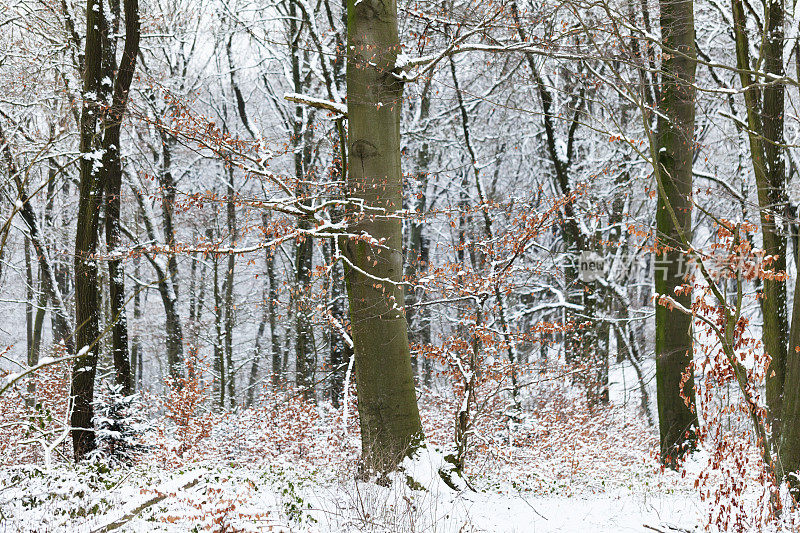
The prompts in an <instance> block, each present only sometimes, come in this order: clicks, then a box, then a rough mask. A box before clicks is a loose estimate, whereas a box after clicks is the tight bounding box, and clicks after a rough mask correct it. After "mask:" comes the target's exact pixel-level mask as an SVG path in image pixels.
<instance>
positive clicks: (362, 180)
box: [345, 0, 422, 470]
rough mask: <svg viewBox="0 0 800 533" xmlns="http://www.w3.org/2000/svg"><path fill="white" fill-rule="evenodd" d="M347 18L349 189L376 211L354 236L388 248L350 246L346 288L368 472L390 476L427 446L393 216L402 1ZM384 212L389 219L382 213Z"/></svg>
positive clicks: (351, 6) (360, 7)
mask: <svg viewBox="0 0 800 533" xmlns="http://www.w3.org/2000/svg"><path fill="white" fill-rule="evenodd" d="M347 11H348V25H347V44H348V46H347V51H348V62H347V105H348V119H349V128H348V148H349V164H348V167H347V170H348V179H347V185H348V191H349V196H350V197H352V198H354V199H355V200H358V201H362V202H363V204H364V206H366V207H369V208H370V209H371V211H370V213H369V214H368V215H365V216H363V218H361V219H359V220H358V221H356V222H354V223H353V227H351V228H350V231H351V233H355V234H361V233H362V232H364V233H365V234H367V235H370V236H371V237H372V238H373V239H377V240H379V241H381V243H382V244H381V245H379V246H376V245H374V244H371V243H370V242H369V241H367V240H363V239H361V240H354V239H351V240H349V241H347V243H346V246H345V253H346V256H347V258H348V260H349V261H350V263H351V264H352V266H350V267H348V269H347V273H346V277H347V280H346V283H347V290H348V296H349V301H350V318H351V327H352V333H353V342H354V344H355V366H356V385H357V387H358V412H359V418H360V422H361V442H362V450H363V451H362V453H363V460H364V465H365V467H366V468H367V469H376V470H387V469H393V468H395V467H396V465H397V463H398V462H399V461H400V460H401V459H402V457H403V456H404V455H406V454H407V453H409V452H410V451H411V448H413V447H414V446H415V444H416V443H417V442H418V441H419V440H420V439H422V424H421V421H420V416H419V410H418V408H417V398H416V392H415V390H414V376H413V372H412V369H411V356H410V352H409V345H408V331H407V324H406V319H405V316H404V314H403V302H404V295H403V287H402V285H400V282H401V280H402V277H403V264H402V263H403V254H402V246H403V239H402V226H401V223H400V220H399V219H398V218H394V217H391V216H390V215H392V214H393V213H394V212H396V211H398V210H399V209H401V208H402V205H403V190H402V188H403V181H402V180H403V175H402V173H401V169H400V110H401V106H402V104H403V100H402V95H403V84H402V82H401V81H399V80H398V79H396V78H395V77H394V76H393V74H392V71H393V69H394V64H395V58H396V57H397V54H398V53H399V51H400V43H399V40H398V33H397V31H398V30H397V5H396V2H395V1H394V0H349V1H348V4H347ZM375 209H380V210H384V214H381V215H376V214H374V213H375V212H374V211H373V210H375ZM352 215H353V216H357V214H356V213H352Z"/></svg>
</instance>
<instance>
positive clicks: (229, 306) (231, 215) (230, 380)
mask: <svg viewBox="0 0 800 533" xmlns="http://www.w3.org/2000/svg"><path fill="white" fill-rule="evenodd" d="M233 185H234V184H233V168H230V169H228V201H227V202H226V208H227V222H228V237H229V238H230V240H231V247H235V246H236V239H237V238H238V234H237V230H236V203H235V199H234V196H235V189H234V186H233ZM234 268H236V255H235V254H228V267H227V269H226V271H225V283H224V286H225V366H226V368H227V370H228V375H227V377H226V379H225V381H226V385H227V387H228V392H227V394H228V404H229V405H230V407H234V404H235V403H236V378H235V376H234V367H233V325H234V324H233V322H234V313H235V311H236V310H235V302H234V299H233V273H234Z"/></svg>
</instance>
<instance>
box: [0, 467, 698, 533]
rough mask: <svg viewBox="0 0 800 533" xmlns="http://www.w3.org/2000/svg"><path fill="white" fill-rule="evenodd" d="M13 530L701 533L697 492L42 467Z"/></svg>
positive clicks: (22, 491)
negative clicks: (462, 486)
mask: <svg viewBox="0 0 800 533" xmlns="http://www.w3.org/2000/svg"><path fill="white" fill-rule="evenodd" d="M2 485H3V488H2V489H0V498H2V500H0V512H2V516H3V518H2V522H1V523H2V530H3V531H41V532H48V531H52V532H57V531H75V532H83V531H86V532H90V531H110V530H112V529H117V530H118V531H171V532H172V531H312V532H313V531H320V532H322V531H324V532H328V531H330V532H336V531H342V532H345V531H347V532H349V531H353V532H355V531H385V532H406V531H408V532H413V531H437V532H462V531H502V532H531V533H537V532H541V533H544V532H583V531H587V532H588V531H596V532H609V533H612V532H613V533H616V532H624V531H648V530H649V531H654V530H655V531H682V530H688V531H693V530H694V528H695V527H696V526H697V525H698V524H699V522H700V515H701V514H702V506H700V505H699V504H698V502H697V500H696V498H695V497H694V495H693V494H692V493H691V492H687V491H685V490H670V489H667V488H666V487H665V486H662V487H660V488H658V489H657V490H652V491H651V490H643V489H642V487H635V488H633V489H620V488H618V489H614V490H611V491H608V492H603V493H598V494H584V495H571V496H561V495H558V494H554V495H552V496H542V495H534V494H529V493H526V492H521V491H516V490H513V489H510V490H499V491H498V490H495V491H485V492H484V491H470V490H466V491H452V490H449V489H447V490H441V489H434V490H425V491H420V490H416V491H414V490H411V489H409V488H408V487H407V486H406V485H405V484H404V483H402V482H397V483H394V484H393V485H392V486H391V487H388V488H387V487H383V486H379V485H377V484H375V483H368V482H360V481H355V480H354V479H352V478H351V479H346V478H343V479H341V480H338V481H327V482H324V481H317V480H316V479H315V476H314V475H308V473H306V472H297V471H294V470H291V469H287V468H283V467H278V466H265V467H260V468H255V469H248V468H241V467H226V466H222V465H218V466H210V465H204V466H200V465H197V466H193V467H189V468H182V469H178V470H175V471H168V472H160V471H158V469H157V468H156V465H150V466H148V467H143V466H141V465H140V466H137V467H135V468H130V469H126V468H123V469H115V470H111V471H104V469H102V468H101V467H99V466H98V465H94V466H89V465H83V466H81V467H78V468H75V467H71V466H66V465H62V466H60V467H58V468H56V469H55V470H53V471H50V472H44V471H42V470H38V469H34V468H31V467H26V468H16V469H6V470H5V471H4V472H3V474H2Z"/></svg>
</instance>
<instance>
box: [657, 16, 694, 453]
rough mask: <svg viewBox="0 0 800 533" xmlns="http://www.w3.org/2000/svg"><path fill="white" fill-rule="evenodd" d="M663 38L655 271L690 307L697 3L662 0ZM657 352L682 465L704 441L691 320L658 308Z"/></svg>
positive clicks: (666, 427)
mask: <svg viewBox="0 0 800 533" xmlns="http://www.w3.org/2000/svg"><path fill="white" fill-rule="evenodd" d="M661 35H662V46H663V49H664V59H663V63H662V66H661V68H662V72H661V91H660V93H661V100H660V102H659V111H660V114H659V116H658V126H657V128H658V132H657V141H656V157H657V162H656V169H655V171H656V172H657V179H659V181H660V183H661V185H662V186H663V192H664V193H665V195H664V194H661V188H660V189H659V190H660V194H659V197H658V208H657V209H658V210H657V212H656V231H657V244H658V246H659V248H661V249H663V248H664V247H666V248H667V251H666V252H665V253H664V254H663V255H661V256H660V257H658V258H657V259H656V260H657V261H660V263H657V268H656V270H655V290H656V292H657V293H658V294H665V295H668V296H670V297H672V298H674V299H675V300H676V301H678V302H679V303H681V304H682V305H684V306H686V307H687V308H688V307H691V294H687V293H685V292H682V293H681V294H680V295H679V294H676V293H675V288H676V287H679V286H681V285H682V284H683V277H684V274H685V273H686V272H685V265H686V264H687V262H686V260H685V253H684V252H683V251H682V248H683V246H684V245H685V244H684V243H687V244H688V243H691V231H692V210H691V203H690V196H691V194H692V158H693V156H694V114H695V112H694V94H695V89H694V79H695V69H696V61H695V55H696V52H695V45H694V11H693V5H692V0H661ZM667 203H669V204H670V206H671V209H670V208H669V207H667V206H666V204H667ZM673 213H674V215H675V218H676V219H677V220H673V218H672V214H673ZM676 222H677V224H676ZM655 348H656V392H657V396H658V420H659V429H660V436H661V460H662V461H663V462H664V463H665V464H668V465H674V464H675V461H676V460H678V459H679V458H680V457H681V456H683V455H684V454H685V453H686V451H688V450H689V449H691V448H693V447H694V443H695V440H696V428H697V414H696V412H695V409H694V377H693V376H694V374H693V369H692V356H693V353H692V350H693V348H692V319H691V316H688V315H685V314H683V313H680V312H678V311H675V310H670V309H667V308H666V307H664V306H662V305H656V346H655ZM687 373H688V376H687V379H685V380H684V375H685V374H687ZM684 396H686V397H687V398H688V399H689V401H688V402H686V401H685V400H684Z"/></svg>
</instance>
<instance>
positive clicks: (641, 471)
mask: <svg viewBox="0 0 800 533" xmlns="http://www.w3.org/2000/svg"><path fill="white" fill-rule="evenodd" d="M40 391H41V394H42V395H45V392H46V391H45V389H44V388H42V389H40ZM64 392H65V391H59V390H53V391H51V393H52V394H51V395H50V396H51V397H53V398H63V397H65V396H66V395H65V394H63V393H64ZM13 400H14V399H13V398H11V397H8V396H6V397H0V532H3V533H4V532H11V531H36V532H62V531H68V532H95V531H97V532H99V531H111V530H115V531H137V532H138V531H143V532H150V531H154V532H155V531H170V532H178V531H219V532H223V531H225V532H232V531H308V532H357V531H375V532H387V533H388V532H392V533H393V532H398V533H403V532H451V531H452V532H473V531H474V532H478V531H489V532H494V531H497V532H533V533H536V532H542V533H544V532H609V533H611V532H614V533H616V532H625V531H638V532H652V531H663V532H679V531H702V530H703V528H704V526H705V525H706V524H707V523H708V522H709V516H711V514H712V513H713V511H714V506H716V505H717V504H716V503H713V504H709V503H706V502H703V501H701V498H700V492H699V491H698V489H696V488H695V480H696V479H697V475H698V473H699V472H702V471H703V465H704V461H702V460H701V458H702V455H698V457H696V458H695V459H694V460H693V461H692V463H691V464H690V468H688V469H687V471H685V472H682V473H677V472H672V471H665V472H662V471H661V469H660V468H659V466H658V464H657V460H656V446H657V435H656V431H655V429H654V428H653V427H651V426H649V425H647V423H646V422H645V421H644V420H643V417H642V416H641V415H640V414H639V413H637V412H635V409H636V408H635V403H636V402H629V403H627V404H624V405H623V404H616V405H615V404H612V405H610V406H608V407H605V408H596V409H594V410H592V411H590V410H589V409H587V408H586V406H585V405H584V403H583V402H581V401H580V399H576V397H575V396H574V395H573V396H570V395H569V394H565V393H564V392H563V388H559V387H558V386H557V385H553V386H552V387H551V388H549V389H548V388H541V389H539V390H538V392H537V394H536V396H535V397H529V398H526V400H525V413H526V415H525V417H524V419H523V420H522V422H521V423H519V424H512V425H511V426H509V425H508V420H507V419H506V418H503V417H501V416H498V415H497V414H496V413H498V412H501V410H500V409H499V407H501V406H499V405H498V406H489V407H491V408H488V409H487V410H486V413H493V414H491V415H489V414H487V415H486V416H483V417H480V418H479V419H476V421H475V426H474V428H473V431H474V432H473V434H472V441H471V442H472V444H473V447H472V449H471V452H470V454H469V456H468V460H467V466H466V476H467V479H468V480H469V483H470V485H471V486H472V487H473V488H474V489H475V490H463V491H454V490H451V489H449V488H447V487H445V486H444V485H443V484H442V483H440V482H438V479H439V478H438V477H437V476H436V475H435V467H434V466H432V465H434V464H435V461H431V460H430V459H431V458H434V459H435V458H436V457H441V453H437V452H436V451H435V450H438V448H436V447H437V446H438V447H441V448H442V449H446V448H447V447H448V446H449V445H450V442H451V441H452V435H453V419H454V418H453V416H454V412H455V406H456V405H457V403H458V401H457V398H455V396H453V395H450V396H448V395H437V394H434V393H431V392H425V393H424V395H423V396H422V397H421V398H420V406H421V409H422V416H423V425H424V428H425V433H426V438H427V442H428V443H429V448H428V449H427V451H426V452H425V453H421V454H420V456H419V459H417V461H416V462H412V463H409V464H407V471H411V472H413V477H414V479H415V480H417V481H420V482H421V483H422V484H423V485H425V486H426V487H427V490H412V489H410V488H409V487H408V485H407V484H406V483H405V482H404V481H403V479H404V478H403V476H400V475H398V478H397V479H396V480H395V481H394V482H393V483H391V484H390V486H388V487H384V486H381V485H378V484H376V483H372V482H365V481H356V466H355V465H356V464H357V458H358V454H359V448H360V443H359V438H358V426H357V420H356V417H355V416H354V406H353V405H350V406H349V416H348V419H347V424H346V431H345V424H344V423H343V417H344V412H343V410H342V409H333V408H332V407H331V406H330V405H329V404H325V403H322V404H319V405H314V404H309V403H306V402H303V401H302V400H301V399H300V398H299V397H298V396H297V395H293V394H291V393H288V392H283V393H281V394H273V395H272V396H270V395H269V394H265V396H264V398H262V400H261V401H259V402H257V403H256V405H254V406H253V407H251V408H248V409H240V410H239V411H238V412H235V413H231V412H217V411H213V410H209V409H208V408H207V406H208V401H207V396H206V395H205V393H204V392H203V391H202V390H199V389H193V388H192V387H184V388H183V389H182V390H181V391H180V392H174V393H173V394H172V396H168V397H166V398H161V399H160V400H159V399H158V398H156V397H150V398H144V399H143V400H142V405H143V406H148V407H147V409H149V410H148V411H147V414H146V416H143V418H142V420H141V421H140V422H139V423H140V425H141V427H140V429H141V430H142V434H141V435H142V436H141V437H140V441H141V444H143V445H144V446H145V447H144V448H143V449H142V450H140V451H139V452H138V453H136V454H135V457H134V460H133V461H131V462H130V463H129V464H128V465H121V464H119V463H113V465H112V463H110V462H109V461H108V460H107V459H99V458H98V459H96V460H95V461H92V462H84V463H80V464H78V465H75V464H73V463H71V462H70V461H68V460H66V457H68V456H69V452H70V450H69V446H68V445H69V439H64V442H62V443H60V444H58V445H57V446H55V447H54V449H53V454H52V459H51V460H50V461H45V457H43V455H42V446H41V445H42V444H52V442H53V440H54V439H58V437H59V435H61V436H63V435H64V433H63V427H62V428H61V430H59V428H58V426H57V424H56V421H57V420H59V412H61V410H63V405H60V404H58V402H55V403H53V404H52V405H50V406H49V407H47V408H46V410H47V412H48V418H47V420H50V422H48V423H49V424H50V425H52V426H54V427H53V428H51V429H49V430H47V431H45V430H43V429H41V430H40V432H41V433H40V434H39V437H37V433H36V432H35V431H34V430H32V429H31V427H32V426H28V427H27V429H25V430H24V431H23V429H24V427H25V426H24V423H23V421H24V420H26V418H25V417H28V420H33V419H32V418H30V417H31V416H32V415H31V414H30V413H26V412H23V411H22V410H23V409H24V402H19V401H16V402H15V401H13ZM142 410H143V411H144V410H145V407H142ZM14 421H20V422H19V424H20V427H16V428H15V425H14ZM59 431H60V433H59ZM48 439H49V440H48ZM48 465H49V466H48ZM714 475H716V474H714V473H712V475H711V477H710V478H708V479H706V481H705V484H706V486H708V485H709V483H711V484H712V485H713V477H714ZM748 486H752V490H751V492H752V493H753V494H756V493H757V492H758V489H759V485H758V484H757V483H755V484H752V485H748ZM701 488H702V487H701ZM748 490H750V489H748ZM753 494H750V493H747V494H744V496H743V499H742V498H739V499H738V503H737V504H736V505H738V506H739V507H741V508H747V505H749V504H748V503H747V502H749V501H751V500H752V501H756V500H757V498H756V497H754V496H753ZM723 499H724V498H723ZM711 500H712V501H713V497H712V498H711ZM742 502H744V503H742ZM745 514H746V513H745ZM787 514H788V513H787ZM746 521H747V520H745V522H746ZM750 529H751V530H754V531H755V530H759V531H761V530H763V529H758V527H757V526H755V527H751V528H750Z"/></svg>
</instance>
